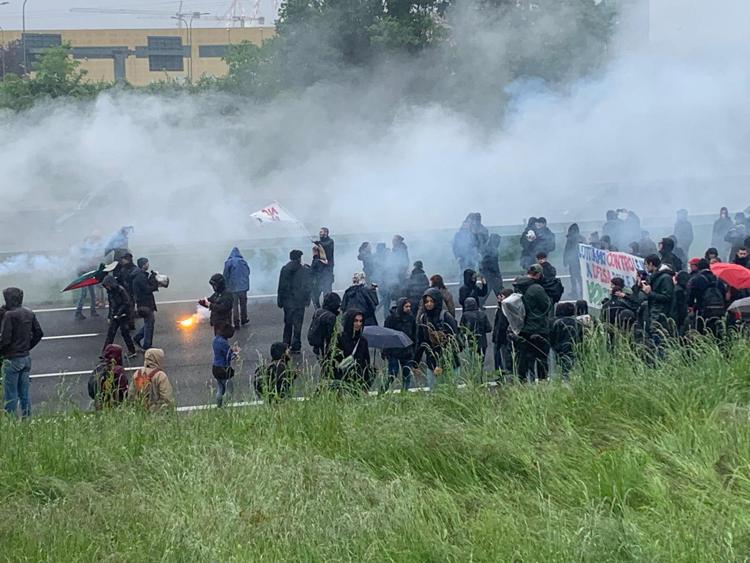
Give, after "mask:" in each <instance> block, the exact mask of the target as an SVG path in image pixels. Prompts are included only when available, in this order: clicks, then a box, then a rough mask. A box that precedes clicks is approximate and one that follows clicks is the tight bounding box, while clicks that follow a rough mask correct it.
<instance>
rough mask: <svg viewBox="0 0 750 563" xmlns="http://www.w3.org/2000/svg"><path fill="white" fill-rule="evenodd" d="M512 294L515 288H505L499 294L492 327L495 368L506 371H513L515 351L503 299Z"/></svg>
mask: <svg viewBox="0 0 750 563" xmlns="http://www.w3.org/2000/svg"><path fill="white" fill-rule="evenodd" d="M511 295H513V290H512V289H510V288H505V289H503V290H502V291H500V294H499V295H498V296H497V311H496V312H495V324H494V326H493V328H492V343H493V344H494V345H495V370H502V371H503V372H505V373H512V372H513V353H512V350H511V342H510V339H509V338H508V329H509V328H510V323H509V322H508V317H506V316H505V313H503V301H504V300H505V299H507V298H508V297H510V296H511Z"/></svg>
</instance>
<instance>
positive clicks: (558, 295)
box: [544, 278, 565, 303]
mask: <svg viewBox="0 0 750 563" xmlns="http://www.w3.org/2000/svg"><path fill="white" fill-rule="evenodd" d="M544 291H546V292H547V295H549V298H550V299H551V300H552V303H557V302H559V301H560V299H562V296H563V294H564V293H565V287H564V286H563V284H562V282H561V281H560V278H554V280H552V281H551V282H549V283H548V284H545V285H544Z"/></svg>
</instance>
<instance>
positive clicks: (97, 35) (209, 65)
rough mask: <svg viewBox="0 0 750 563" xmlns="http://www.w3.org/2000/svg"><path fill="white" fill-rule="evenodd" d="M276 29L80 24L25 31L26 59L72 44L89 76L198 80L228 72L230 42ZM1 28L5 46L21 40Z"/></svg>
mask: <svg viewBox="0 0 750 563" xmlns="http://www.w3.org/2000/svg"><path fill="white" fill-rule="evenodd" d="M273 34H274V28H273V26H267V27H258V26H253V27H228V28H193V29H187V28H183V29H179V28H168V29H81V30H58V31H33V32H30V31H27V32H26V41H25V43H26V49H27V51H28V57H29V60H30V61H33V60H34V58H36V57H37V56H38V55H39V53H41V52H42V51H43V50H44V49H47V48H49V47H55V46H59V45H62V44H64V43H66V44H70V46H71V55H72V56H73V57H74V58H75V59H76V60H78V61H80V63H81V67H80V68H81V69H84V70H86V71H87V76H86V78H87V80H91V81H107V82H115V81H117V82H129V83H130V84H133V85H134V86H145V85H147V84H149V83H151V82H156V81H160V80H175V79H176V80H188V79H190V78H191V77H192V79H193V80H198V79H199V78H200V77H201V76H213V77H221V76H224V75H225V74H226V73H227V65H226V63H225V62H224V61H223V60H222V57H223V56H224V54H225V53H226V50H227V48H228V47H229V45H236V44H238V43H242V42H243V41H250V42H252V43H255V44H256V45H260V44H261V43H262V42H263V41H264V40H265V39H269V38H270V37H272V36H273ZM22 37H23V34H22V33H21V32H20V31H5V32H4V33H3V37H2V42H3V44H4V46H5V45H7V44H9V43H11V42H13V41H16V40H20V39H22Z"/></svg>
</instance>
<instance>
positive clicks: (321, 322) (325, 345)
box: [307, 292, 341, 365]
mask: <svg viewBox="0 0 750 563" xmlns="http://www.w3.org/2000/svg"><path fill="white" fill-rule="evenodd" d="M340 311H341V297H339V294H338V293H335V292H331V293H329V294H327V295H326V296H325V297H323V306H322V307H321V308H320V309H317V310H316V311H315V313H313V318H312V321H310V327H309V328H308V330H307V342H308V344H310V346H312V349H313V353H314V354H315V355H316V356H317V357H318V360H319V361H320V362H321V365H323V363H324V362H325V360H326V359H327V358H328V351H329V349H330V346H331V340H333V333H334V331H335V330H336V319H337V318H338V316H339V312H340Z"/></svg>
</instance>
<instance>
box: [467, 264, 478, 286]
mask: <svg viewBox="0 0 750 563" xmlns="http://www.w3.org/2000/svg"><path fill="white" fill-rule="evenodd" d="M476 275H477V273H476V272H475V271H474V270H472V269H471V268H468V269H466V270H464V285H467V286H472V285H474V279H473V278H474V276H476Z"/></svg>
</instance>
